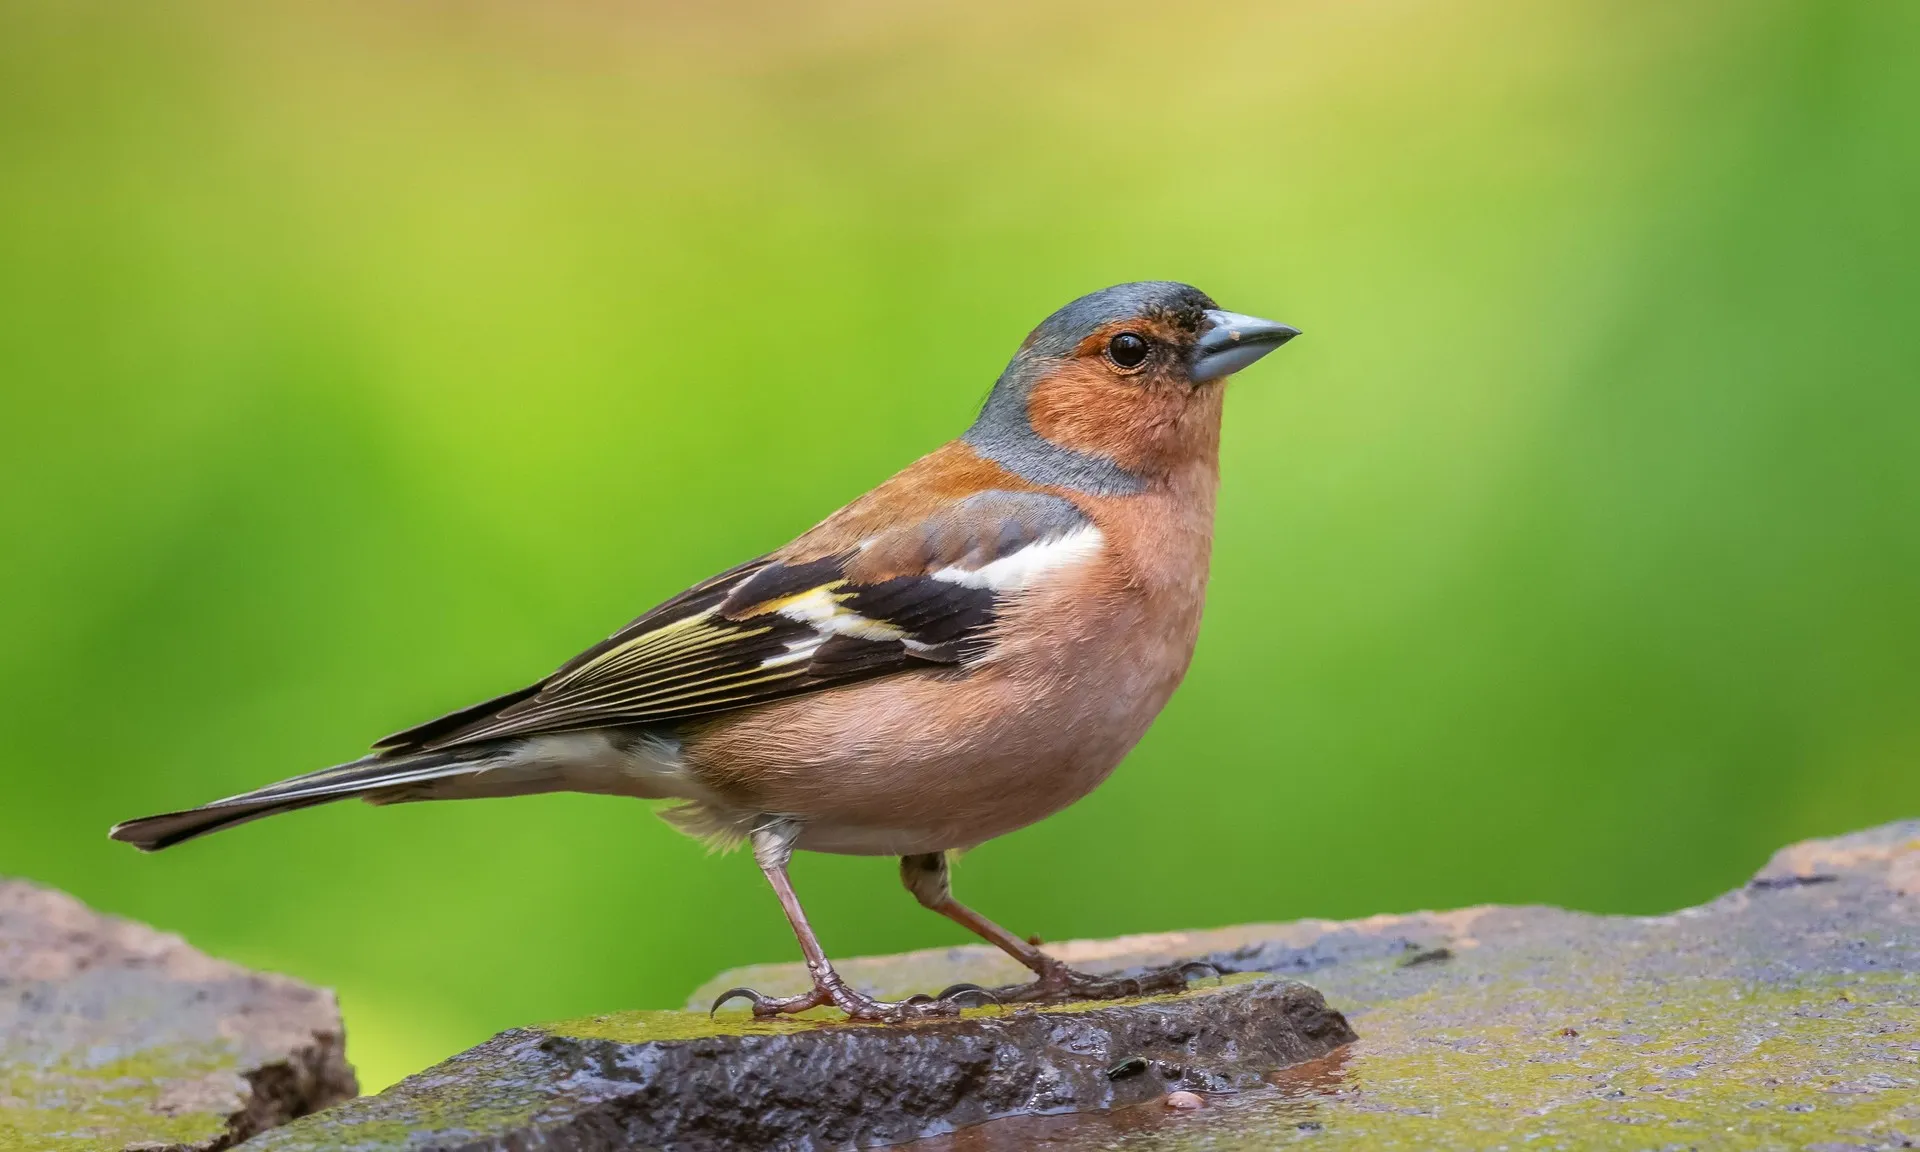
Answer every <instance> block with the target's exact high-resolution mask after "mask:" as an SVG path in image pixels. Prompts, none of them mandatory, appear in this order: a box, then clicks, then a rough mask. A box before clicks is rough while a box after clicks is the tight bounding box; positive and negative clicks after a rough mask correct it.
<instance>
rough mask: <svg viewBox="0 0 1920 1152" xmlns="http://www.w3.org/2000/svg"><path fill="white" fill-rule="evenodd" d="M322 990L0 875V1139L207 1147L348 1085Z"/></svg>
mask: <svg viewBox="0 0 1920 1152" xmlns="http://www.w3.org/2000/svg"><path fill="white" fill-rule="evenodd" d="M344 1043H345V1042H344V1039H343V1033H342V1030H341V1026H340V1012H339V1008H338V1007H337V1006H336V1005H335V1003H334V1000H333V996H332V995H331V994H330V993H327V992H323V991H321V990H319V989H315V988H309V987H307V986H305V985H303V984H299V983H296V982H295V981H292V980H288V979H285V978H283V977H278V976H270V975H265V974H261V973H256V972H249V971H247V970H246V969H243V968H239V967H236V966H234V965H232V964H227V963H223V962H221V961H218V960H213V959H210V958H209V957H207V956H204V955H202V954H201V953H199V952H196V951H194V950H193V949H192V948H189V947H188V946H187V945H186V944H185V943H183V942H182V941H181V940H180V939H179V937H176V936H168V935H164V934H162V933H159V932H155V931H154V930H152V929H150V928H147V927H145V926H143V925H140V924H135V923H132V922H129V921H126V920H119V919H116V918H114V917H110V916H102V915H100V914H98V913H95V912H93V911H91V910H89V909H88V908H87V907H86V906H85V905H82V904H81V903H80V902H79V901H77V900H74V899H73V898H72V897H70V896H66V895H63V894H62V893H59V892H54V891H50V890H48V889H45V888H39V887H36V886H34V885H31V884H27V883H24V882H21V881H10V880H0V1150H4V1152H16V1150H23V1152H24V1150H27V1149H32V1150H35V1152H62V1150H67V1149H71V1150H73V1152H80V1150H82V1149H84V1150H86V1152H96V1150H106V1149H143V1150H152V1149H167V1150H173V1149H180V1150H183V1152H185V1150H202V1149H206V1150H212V1149H219V1148H225V1147H227V1146H229V1145H231V1144H233V1143H235V1142H237V1141H240V1140H244V1139H246V1138H247V1137H249V1136H252V1135H254V1134H256V1133H258V1132H261V1131H264V1130H266V1129H267V1128H270V1127H272V1126H273V1125H276V1124H281V1123H285V1122H286V1121H287V1120H290V1119H293V1118H294V1117H296V1116H302V1115H306V1114H307V1113H310V1112H313V1111H316V1110H318V1109H320V1108H324V1107H326V1106H327V1105H329V1104H333V1103H337V1102H338V1101H341V1100H345V1099H348V1098H350V1097H352V1096H353V1095H354V1093H355V1091H356V1089H355V1085H354V1079H353V1072H352V1069H350V1068H348V1067H347V1064H346V1059H345V1047H344Z"/></svg>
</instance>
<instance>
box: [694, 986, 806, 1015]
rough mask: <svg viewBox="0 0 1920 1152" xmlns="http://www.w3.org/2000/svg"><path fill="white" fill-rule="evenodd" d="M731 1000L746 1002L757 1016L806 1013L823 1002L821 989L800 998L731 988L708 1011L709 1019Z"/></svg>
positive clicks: (749, 989) (804, 993)
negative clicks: (820, 996)
mask: <svg viewBox="0 0 1920 1152" xmlns="http://www.w3.org/2000/svg"><path fill="white" fill-rule="evenodd" d="M729 1000H745V1001H747V1002H748V1003H749V1004H750V1005H752V1007H753V1014H754V1015H755V1016H778V1015H780V1014H782V1013H788V1012H805V1011H806V1010H807V1009H809V1008H813V1007H817V1006H818V1005H819V1004H821V1003H823V1001H822V1000H821V999H820V998H819V989H817V988H816V989H815V990H814V991H812V992H803V993H801V994H800V995H798V996H777V997H776V996H767V995H763V994H761V993H759V992H756V991H754V990H753V989H751V988H729V989H727V990H726V991H725V992H722V993H720V996H719V998H718V999H716V1000H714V1002H713V1007H711V1008H709V1009H707V1018H708V1019H712V1018H713V1017H714V1016H715V1015H717V1014H718V1013H719V1011H720V1006H721V1005H722V1004H725V1003H726V1002H727V1001H729Z"/></svg>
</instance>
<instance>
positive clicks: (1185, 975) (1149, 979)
mask: <svg viewBox="0 0 1920 1152" xmlns="http://www.w3.org/2000/svg"><path fill="white" fill-rule="evenodd" d="M1196 974H1198V975H1203V976H1218V975H1220V970H1219V969H1218V968H1215V967H1214V966H1213V965H1211V964H1208V963H1206V962H1205V961H1202V960H1192V961H1188V962H1187V963H1185V964H1174V965H1171V966H1169V967H1166V968H1154V969H1151V970H1149V971H1146V972H1142V973H1140V974H1139V975H1137V976H1100V975H1096V974H1094V973H1092V972H1080V971H1076V970H1074V969H1072V968H1069V967H1067V966H1066V965H1065V964H1060V963H1055V964H1054V965H1053V966H1052V967H1050V968H1048V969H1047V970H1046V971H1044V972H1042V973H1041V974H1040V978H1039V979H1037V980H1035V981H1033V982H1032V983H1030V984H1009V985H1007V986H1006V987H1004V988H995V989H994V990H993V996H994V998H995V999H998V1000H1000V1001H1001V1002H1002V1003H1006V1004H1034V1003H1045V1002H1051V1001H1061V1000H1121V999H1125V998H1127V997H1130V996H1157V995H1160V994H1162V993H1166V992H1180V991H1184V990H1185V989H1186V986H1187V981H1188V980H1190V979H1192V978H1193V977H1194V976H1195V975H1196Z"/></svg>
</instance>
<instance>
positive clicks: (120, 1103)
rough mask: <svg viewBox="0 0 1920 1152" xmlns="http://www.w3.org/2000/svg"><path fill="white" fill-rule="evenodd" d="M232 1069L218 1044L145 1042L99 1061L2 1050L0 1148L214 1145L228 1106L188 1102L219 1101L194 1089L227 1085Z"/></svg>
mask: <svg viewBox="0 0 1920 1152" xmlns="http://www.w3.org/2000/svg"><path fill="white" fill-rule="evenodd" d="M237 1069H238V1062H237V1060H236V1059H235V1057H234V1054H233V1053H232V1052H231V1051H229V1050H228V1049H226V1048H225V1047H223V1046H221V1045H217V1044H205V1045H192V1044H182V1045H169V1046H165V1047H159V1048H148V1049H143V1050H141V1051H139V1052H135V1053H132V1054H129V1055H125V1056H121V1057H119V1058H116V1059H111V1060H104V1061H102V1062H100V1063H87V1062H85V1061H84V1060H80V1059H74V1058H68V1059H66V1060H62V1061H59V1062H57V1063H52V1064H36V1063H32V1062H29V1061H25V1060H10V1059H5V1058H4V1054H0V1150H4V1152H15V1150H21V1152H24V1150H26V1149H36V1150H51V1149H68V1148H71V1149H95V1148H118V1147H122V1146H124V1145H127V1144H135V1143H148V1144H160V1145H169V1144H179V1145H186V1146H189V1147H191V1146H195V1145H200V1144H207V1143H211V1142H212V1141H214V1140H215V1139H217V1138H219V1137H220V1136H221V1135H222V1134H223V1133H224V1132H225V1131H226V1127H227V1114H228V1113H227V1111H226V1110H224V1109H221V1110H216V1111H195V1110H192V1109H191V1108H190V1107H188V1106H186V1104H185V1102H187V1101H199V1100H207V1099H209V1098H214V1099H217V1098H218V1097H219V1093H218V1092H217V1091H202V1090H198V1089H200V1088H201V1086H202V1084H206V1085H222V1086H224V1083H225V1082H226V1081H225V1080H224V1079H223V1078H232V1077H237ZM196 1082H200V1083H196ZM233 1103H234V1104H237V1103H238V1101H237V1100H235V1101H233Z"/></svg>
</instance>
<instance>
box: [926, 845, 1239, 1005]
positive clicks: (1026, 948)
mask: <svg viewBox="0 0 1920 1152" xmlns="http://www.w3.org/2000/svg"><path fill="white" fill-rule="evenodd" d="M900 882H901V883H903V884H905V885H906V886H907V891H909V892H911V893H913V896H914V899H916V900H918V901H920V903H921V905H922V906H923V907H926V908H930V909H932V910H933V911H935V912H938V913H940V915H942V916H945V917H946V918H947V919H949V920H951V921H953V922H954V923H955V924H958V925H960V926H961V927H962V928H965V929H966V930H967V931H969V932H971V933H973V934H974V935H976V936H978V937H980V938H981V939H982V940H985V941H987V942H988V943H989V944H992V945H993V946H994V947H996V948H998V949H1000V950H1001V951H1002V952H1005V953H1006V954H1007V955H1009V956H1011V957H1013V958H1014V959H1015V960H1018V961H1020V963H1021V964H1023V965H1025V966H1026V967H1027V968H1029V969H1031V970H1032V971H1033V974H1034V976H1035V977H1036V979H1035V980H1033V981H1032V982H1031V983H1027V984H1009V985H1007V986H1006V987H1004V988H992V989H987V990H986V991H987V994H988V995H990V996H992V997H993V998H994V999H995V1000H998V1001H1000V1002H1002V1003H1009V1004H1012V1003H1030V1002H1033V1001H1044V1000H1117V999H1120V998H1122V997H1126V996H1150V995H1154V994H1157V993H1161V992H1178V991H1180V990H1181V989H1183V988H1185V987H1186V986H1187V979H1188V977H1189V976H1191V975H1192V974H1193V973H1194V972H1195V971H1196V970H1204V971H1206V972H1209V973H1211V974H1213V975H1218V974H1219V973H1218V970H1216V969H1214V967H1213V966H1212V965H1210V964H1204V963H1187V964H1178V965H1174V966H1172V967H1168V968H1156V969H1154V970H1152V971H1149V972H1143V973H1141V974H1139V975H1138V976H1100V975H1096V974H1094V973H1091V972H1080V971H1077V970H1075V969H1073V968H1069V967H1067V966H1066V965H1065V964H1064V963H1062V962H1061V961H1059V960H1056V959H1054V958H1053V957H1051V956H1049V955H1047V954H1046V953H1045V952H1042V951H1040V949H1038V948H1036V947H1034V946H1033V945H1032V944H1029V943H1027V942H1026V941H1025V940H1022V939H1020V938H1019V937H1018V936H1015V935H1014V934H1013V933H1011V932H1009V931H1007V930H1006V929H1005V928H1002V927H1000V925H998V924H995V923H994V922H993V921H991V920H989V919H987V918H986V917H985V916H982V915H980V913H978V912H975V911H974V910H973V909H971V908H969V907H967V906H966V905H965V904H962V903H960V902H959V901H958V900H955V899H954V898H953V888H952V883H951V879H950V875H949V868H948V865H947V857H946V854H945V853H944V852H927V853H923V854H921V855H918V856H902V857H900ZM952 991H953V990H952V989H948V992H949V993H951V992H952Z"/></svg>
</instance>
